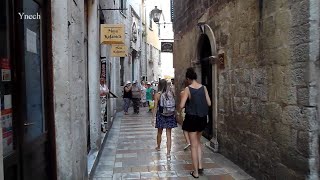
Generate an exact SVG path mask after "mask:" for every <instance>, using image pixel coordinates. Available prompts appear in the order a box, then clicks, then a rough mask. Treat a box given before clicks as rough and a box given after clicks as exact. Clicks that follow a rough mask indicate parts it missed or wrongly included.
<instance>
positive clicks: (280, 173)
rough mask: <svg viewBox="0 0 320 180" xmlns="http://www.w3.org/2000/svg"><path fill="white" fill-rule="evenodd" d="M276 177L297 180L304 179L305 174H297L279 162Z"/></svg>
mask: <svg viewBox="0 0 320 180" xmlns="http://www.w3.org/2000/svg"><path fill="white" fill-rule="evenodd" d="M275 171H276V172H275V174H276V179H296V180H304V179H305V178H304V177H303V176H297V175H296V173H295V172H294V171H293V170H291V169H289V168H287V167H286V166H285V165H283V164H281V163H278V164H277V166H276V168H275Z"/></svg>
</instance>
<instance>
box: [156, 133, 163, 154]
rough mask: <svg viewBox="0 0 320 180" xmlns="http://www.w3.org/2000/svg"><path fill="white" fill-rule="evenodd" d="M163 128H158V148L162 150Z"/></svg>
mask: <svg viewBox="0 0 320 180" xmlns="http://www.w3.org/2000/svg"><path fill="white" fill-rule="evenodd" d="M162 130H163V129H162V128H158V133H157V147H156V149H157V150H160V145H161V136H162Z"/></svg>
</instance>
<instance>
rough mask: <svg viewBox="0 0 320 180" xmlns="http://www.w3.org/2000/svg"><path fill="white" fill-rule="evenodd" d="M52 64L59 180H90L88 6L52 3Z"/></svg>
mask: <svg viewBox="0 0 320 180" xmlns="http://www.w3.org/2000/svg"><path fill="white" fill-rule="evenodd" d="M51 9H52V15H51V18H52V55H53V57H52V60H53V66H54V67H53V68H54V81H53V83H54V84H53V85H54V98H53V99H54V118H55V135H56V158H57V176H58V177H57V178H58V179H79V180H80V179H88V175H87V172H88V171H87V120H88V114H87V111H88V109H87V107H88V105H87V102H88V94H87V93H86V90H85V89H86V88H87V84H86V79H87V73H86V72H87V71H86V68H87V60H86V59H85V58H84V57H85V53H84V52H85V49H86V47H85V46H84V30H85V27H84V16H85V14H84V2H83V1H80V0H74V1H52V2H51Z"/></svg>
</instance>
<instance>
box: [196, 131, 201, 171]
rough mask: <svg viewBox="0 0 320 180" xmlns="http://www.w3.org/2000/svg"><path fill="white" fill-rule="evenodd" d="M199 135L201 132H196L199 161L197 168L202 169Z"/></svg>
mask: <svg viewBox="0 0 320 180" xmlns="http://www.w3.org/2000/svg"><path fill="white" fill-rule="evenodd" d="M201 136H202V132H197V139H198V142H199V144H198V162H199V169H202V144H201V141H200V139H201Z"/></svg>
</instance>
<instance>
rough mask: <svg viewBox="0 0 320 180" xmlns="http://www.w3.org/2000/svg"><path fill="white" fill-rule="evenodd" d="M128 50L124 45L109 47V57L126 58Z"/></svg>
mask: <svg viewBox="0 0 320 180" xmlns="http://www.w3.org/2000/svg"><path fill="white" fill-rule="evenodd" d="M127 56H128V48H127V46H126V45H124V44H113V45H112V46H111V57H127Z"/></svg>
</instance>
